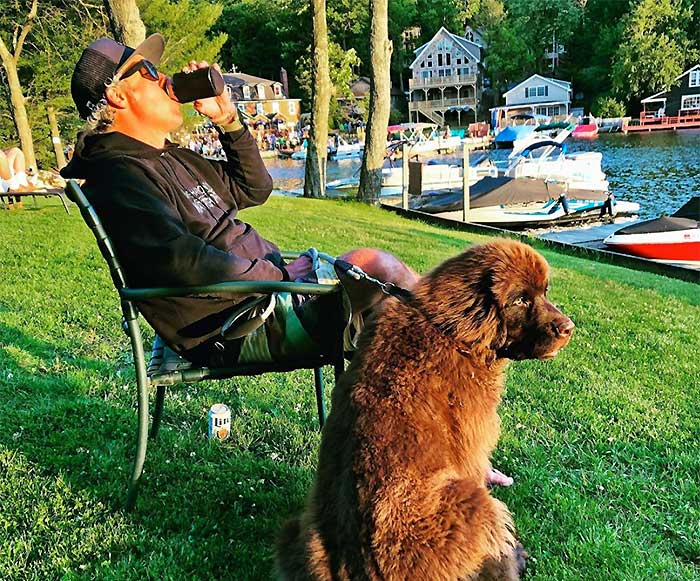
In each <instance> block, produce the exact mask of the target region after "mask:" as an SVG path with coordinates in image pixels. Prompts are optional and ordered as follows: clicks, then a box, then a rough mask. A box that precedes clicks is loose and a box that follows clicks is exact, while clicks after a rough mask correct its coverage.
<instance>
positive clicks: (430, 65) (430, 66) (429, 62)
mask: <svg viewBox="0 0 700 581" xmlns="http://www.w3.org/2000/svg"><path fill="white" fill-rule="evenodd" d="M428 68H429V69H432V68H433V61H430V60H429V61H428Z"/></svg>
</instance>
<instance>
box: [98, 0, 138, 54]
mask: <svg viewBox="0 0 700 581" xmlns="http://www.w3.org/2000/svg"><path fill="white" fill-rule="evenodd" d="M104 5H105V9H106V10H107V14H108V15H109V23H110V26H111V28H112V34H114V39H115V40H118V41H119V42H121V43H122V44H125V45H127V46H130V47H132V48H135V47H137V46H138V45H139V44H141V43H142V42H143V41H144V39H145V38H146V27H145V26H144V24H143V21H142V20H141V13H140V12H139V7H138V6H137V5H136V0H104Z"/></svg>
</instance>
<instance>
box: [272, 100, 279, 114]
mask: <svg viewBox="0 0 700 581" xmlns="http://www.w3.org/2000/svg"><path fill="white" fill-rule="evenodd" d="M272 112H273V113H279V112H280V102H279V101H273V102H272Z"/></svg>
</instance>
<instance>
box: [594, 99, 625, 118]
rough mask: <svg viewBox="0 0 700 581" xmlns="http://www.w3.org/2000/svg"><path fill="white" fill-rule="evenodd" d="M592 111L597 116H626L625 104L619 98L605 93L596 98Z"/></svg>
mask: <svg viewBox="0 0 700 581" xmlns="http://www.w3.org/2000/svg"><path fill="white" fill-rule="evenodd" d="M592 112H593V114H594V115H595V116H596V117H603V118H605V117H616V118H617V117H624V116H625V113H626V111H625V105H624V103H621V102H620V101H618V100H617V99H615V98H613V97H610V96H606V95H603V96H601V97H598V99H596V102H595V104H594V105H593V108H592Z"/></svg>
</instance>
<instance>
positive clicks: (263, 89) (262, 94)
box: [258, 85, 265, 99]
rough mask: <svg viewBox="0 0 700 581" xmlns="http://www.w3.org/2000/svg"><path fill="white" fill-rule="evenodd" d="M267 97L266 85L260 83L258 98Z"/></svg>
mask: <svg viewBox="0 0 700 581" xmlns="http://www.w3.org/2000/svg"><path fill="white" fill-rule="evenodd" d="M264 98H265V87H264V86H263V85H258V99H264Z"/></svg>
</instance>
